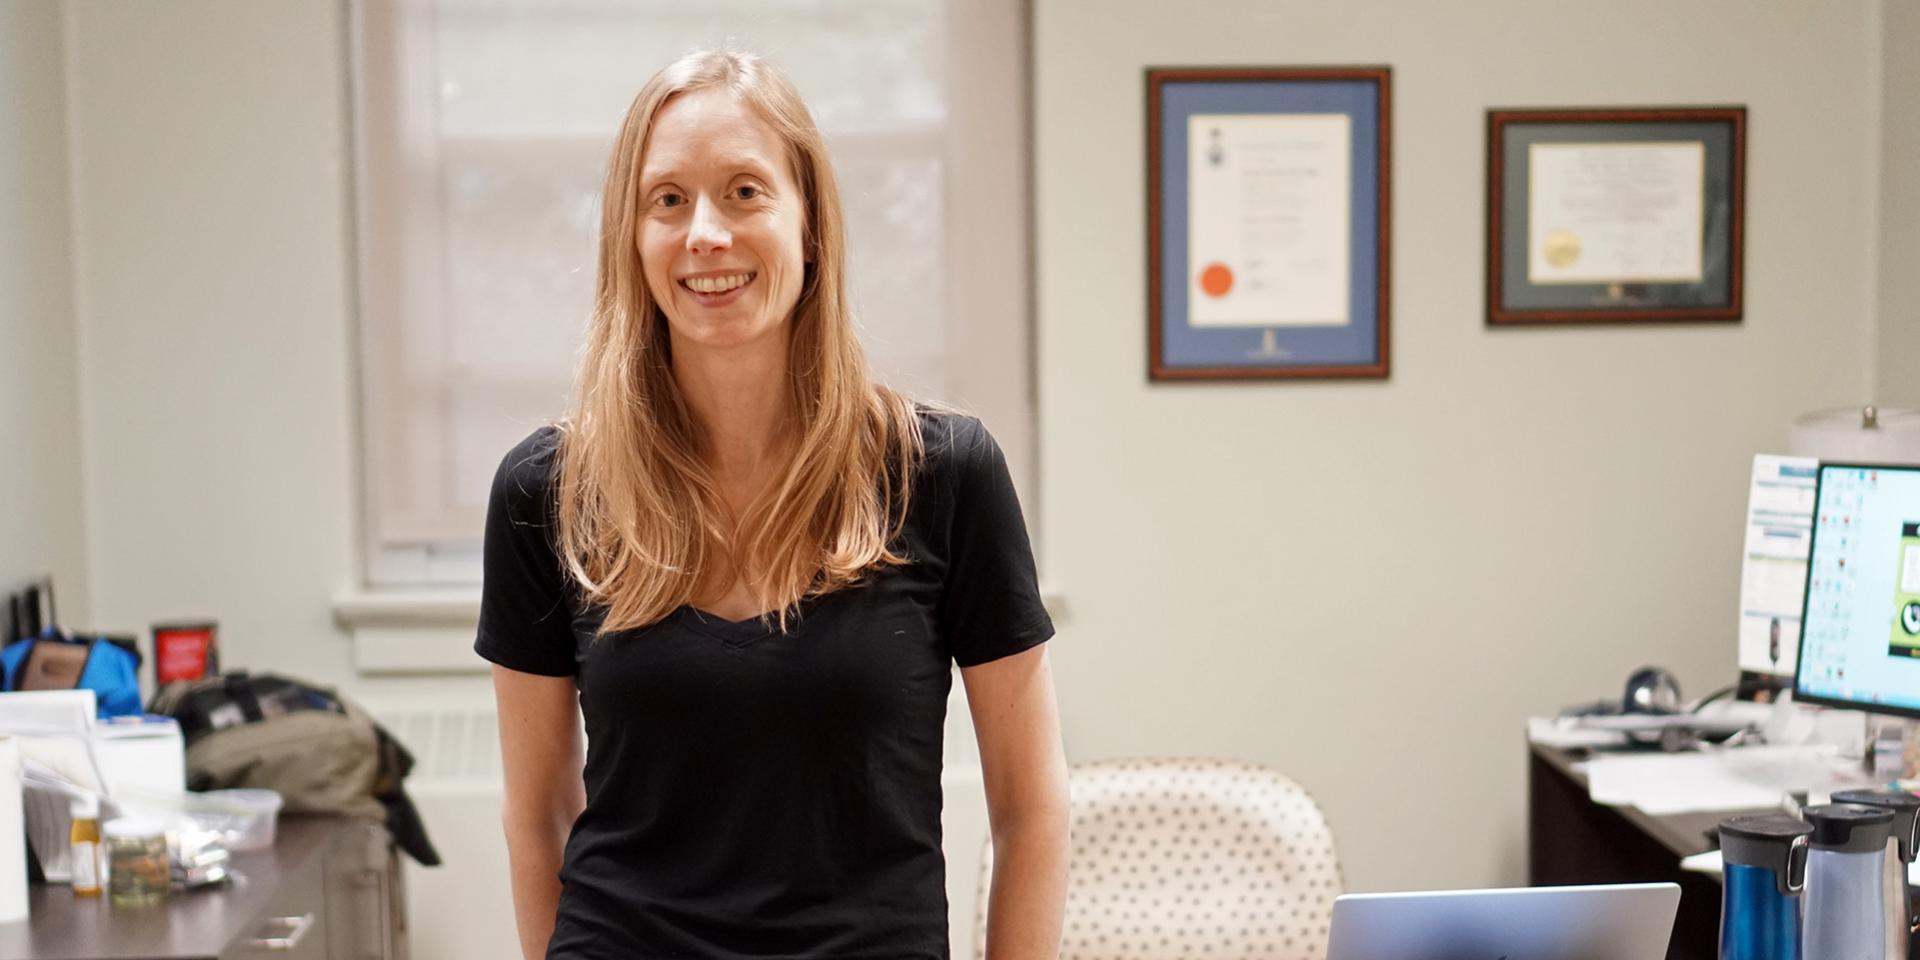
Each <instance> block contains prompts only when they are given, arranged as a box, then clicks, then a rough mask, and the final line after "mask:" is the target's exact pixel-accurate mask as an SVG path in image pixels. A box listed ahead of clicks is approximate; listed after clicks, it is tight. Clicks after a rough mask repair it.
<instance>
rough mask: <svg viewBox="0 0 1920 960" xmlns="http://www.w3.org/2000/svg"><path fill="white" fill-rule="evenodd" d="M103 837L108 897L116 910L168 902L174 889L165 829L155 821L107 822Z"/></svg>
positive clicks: (136, 818)
mask: <svg viewBox="0 0 1920 960" xmlns="http://www.w3.org/2000/svg"><path fill="white" fill-rule="evenodd" d="M101 832H102V833H103V834H105V835H106V847H107V896H108V897H109V898H110V899H112V901H113V905H114V906H116V907H146V906H152V905H153V904H156V903H159V902H161V901H163V900H165V899H166V898H167V893H168V892H169V890H170V889H171V888H172V885H173V875H172V868H171V866H170V865H169V864H168V863H167V828H166V825H165V824H162V823H161V822H160V821H158V820H147V819H143V818H139V817H121V818H120V819H118V820H109V821H107V825H106V826H105V827H104V828H102V830H101Z"/></svg>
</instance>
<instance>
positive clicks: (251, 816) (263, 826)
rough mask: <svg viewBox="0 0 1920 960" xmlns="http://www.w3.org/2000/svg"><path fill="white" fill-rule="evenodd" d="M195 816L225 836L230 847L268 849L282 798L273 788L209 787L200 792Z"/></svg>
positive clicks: (278, 817)
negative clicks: (226, 788) (232, 788)
mask: <svg viewBox="0 0 1920 960" xmlns="http://www.w3.org/2000/svg"><path fill="white" fill-rule="evenodd" d="M198 797H199V802H197V803H195V804H194V811H193V818H194V819H195V820H197V821H199V822H201V823H203V824H206V825H207V826H210V827H212V828H213V829H216V830H219V831H220V832H221V834H222V835H223V836H224V837H225V839H226V842H227V849H228V850H235V851H243V850H267V849H270V848H272V846H273V838H274V833H275V831H276V829H277V828H278V826H279V822H280V804H281V798H280V794H279V792H278V791H274V790H254V789H235V790H208V791H207V792H205V793H202V794H199V795H198Z"/></svg>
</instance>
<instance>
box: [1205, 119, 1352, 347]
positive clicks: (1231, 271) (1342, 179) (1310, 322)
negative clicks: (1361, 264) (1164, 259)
mask: <svg viewBox="0 0 1920 960" xmlns="http://www.w3.org/2000/svg"><path fill="white" fill-rule="evenodd" d="M1352 126H1353V123H1352V118H1350V117H1348V116H1347V115H1346V114H1344V113H1303V114H1256V115H1242V114H1223V113H1198V114H1193V115H1192V116H1189V117H1188V118H1187V265H1188V277H1187V293H1188V298H1187V302H1188V304H1189V305H1190V306H1189V309H1188V318H1189V322H1190V323H1192V324H1193V325H1194V326H1196V327H1303V326H1304V327H1339V326H1345V325H1346V324H1348V323H1349V322H1351V315H1350V307H1349V305H1348V302H1347V301H1348V276H1349V274H1350V272H1351V270H1352V264H1351V263H1350V262H1349V259H1350V255H1351V254H1350V250H1351V248H1350V246H1349V244H1350V240H1351V233H1352V224H1351V222H1350V220H1351V211H1350V209H1349V207H1348V205H1349V203H1351V192H1352V191H1351V185H1352V179H1353V175H1352V169H1351V163H1352V153H1353V144H1352V140H1353V130H1352Z"/></svg>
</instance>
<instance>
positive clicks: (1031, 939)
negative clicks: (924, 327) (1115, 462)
mask: <svg viewBox="0 0 1920 960" xmlns="http://www.w3.org/2000/svg"><path fill="white" fill-rule="evenodd" d="M844 261H845V249H844V241H843V239H842V227H841V210H840V199H839V192H838V188H837V186H836V185H835V181H834V176H833V171H832V169H831V167H830V166H829V163H828V157H827V152H826V149H825V146H824V144H823V142H822V139H821V137H820V133H819V131H818V130H817V129H816V128H815V126H814V124H813V121H812V117H811V115H810V114H809V113H808V111H807V109H806V106H805V105H804V104H803V103H802V102H801V101H800V99H799V96H798V95H797V94H796V93H795V92H794V90H793V88H792V86H791V85H790V84H789V83H788V82H787V81H786V80H785V79H784V78H783V77H782V76H780V75H779V74H778V73H777V72H775V71H774V70H773V69H772V68H771V67H770V66H769V65H767V64H766V63H764V62H763V61H760V60H758V59H756V58H754V57H751V56H746V55H740V54H713V53H705V54H694V55H690V56H688V57H686V58H683V59H681V60H680V61H678V62H676V63H674V64H672V65H670V66H668V67H667V68H666V69H664V70H662V71H661V72H660V73H659V74H657V75H655V76H654V77H653V79H652V80H650V81H648V83H647V84H646V86H645V87H644V88H642V89H641V91H640V94H639V96H638V97H636V98H635V100H634V102H633V106H632V107H631V108H630V109H629V111H628V113H627V117H626V121H625V123H624V124H623V126H622V127H621V130H620V134H619V138H618V141H617V143H616V145H615V147H614V151H613V157H612V161H611V163H610V166H609V169H608V172H607V181H606V191H605V208H604V213H603V224H602V231H601V251H600V267H599V278H598V283H597V296H596V302H595V307H594V315H593V320H592V328H591V331H590V334H589V337H588V343H587V348H586V351H585V354H584V357H583V359H582V364H581V369H580V374H579V380H578V383H577V384H576V386H575V391H574V397H573V400H572V403H571V407H570V410H569V414H568V417H567V419H566V420H565V421H563V422H562V423H561V424H560V425H558V426H556V427H547V428H542V429H541V430H538V431H536V432H535V433H534V434H533V435H532V436H530V437H528V438H527V439H526V440H525V441H523V442H522V443H521V444H520V445H519V446H517V447H516V448H515V449H514V450H513V451H512V452H510V453H509V454H508V455H507V457H506V459H505V460H504V461H503V462H502V463H501V467H500V471H499V473H498V474H497V475H496V477H495V480H494V485H493V492H492V499H491V501H490V505H489V509H488V516H487V532H486V548H485V563H486V572H485V588H484V590H483V595H482V601H481V614H480V629H479V636H478V639H477V641H476V643H475V649H476V650H477V651H478V652H479V653H480V654H481V656H483V657H485V658H487V659H488V660H490V661H492V662H493V663H494V671H493V672H494V685H495V692H496V695H497V697H498V700H499V710H500V730H501V748H502V754H503V758H504V762H505V766H506V778H507V790H506V803H505V814H504V819H505V827H506V832H507V841H508V850H509V854H510V858H511V862H512V872H513V878H512V879H513V896H514V908H515V912H516V914H517V918H518V921H519V931H520V941H521V949H522V951H523V952H524V953H525V955H526V956H527V957H528V958H534V957H539V956H543V955H544V956H547V957H554V958H562V957H564V958H589V957H591V958H602V957H605V958H616V957H617V958H621V960H627V958H640V957H647V958H652V957H729V958H734V957H823V958H824V957H832V958H835V960H849V958H874V960H878V958H883V957H884V958H887V960H899V958H903V957H946V956H947V930H948V927H947V922H948V921H947V913H946V910H947V904H946V896H945V886H944V884H945V873H944V871H945V866H944V862H943V860H942V857H941V849H940V841H941V832H940V809H941V792H940V769H941V747H942V742H943V740H942V725H943V723H944V719H945V712H946V698H947V693H948V690H949V688H950V686H951V672H950V665H951V664H954V663H957V664H958V665H959V666H960V668H961V676H962V679H963V681H964V682H965V684H966V688H967V699H968V703H969V706H970V710H971V712H972V715H973V719H974V727H975V730H976V732H977V735H978V738H979V742H980V755H981V763H982V768H983V772H984V775H985V779H986V792H987V805H988V816H989V819H990V821H991V824H992V833H993V845H994V856H995V870H994V876H993V883H992V889H991V892H990V895H989V916H990V917H991V923H990V926H989V930H988V934H987V940H988V955H989V957H991V958H993V960H1017V958H1038V957H1053V956H1055V954H1056V951H1057V945H1058V942H1059V936H1060V925H1061V912H1062V908H1063V904H1062V901H1063V899H1064V896H1065V890H1066V843H1067V835H1066V767H1065V761H1064V758H1063V756H1062V753H1061V749H1060V736H1059V725H1058V719H1057V717H1056V713H1055V708H1054V702H1053V693H1052V685H1051V681H1050V680H1049V677H1048V671H1047V663H1046V653H1045V650H1046V647H1045V641H1046V640H1047V639H1048V638H1049V637H1051V636H1052V633H1053V627H1052V624H1051V622H1050V621H1049V620H1048V618H1047V615H1046V612H1045V610H1044V609H1043V608H1042V607H1041V606H1040V603H1039V597H1038V590H1037V588H1036V586H1035V582H1034V572H1033V559H1032V554H1031V551H1030V549H1029V546H1028V543H1027V538H1026V533H1025V529H1024V526H1023V524H1022V521H1021V517H1020V509H1019V504H1018V503H1017V501H1016V499H1015V497H1014V492H1013V487H1012V485H1011V483H1010V482H1009V480H1008V476H1007V470H1006V465H1005V462H1004V460H1003V459H1002V457H1001V454H1000V450H999V448H998V447H997V446H996V445H995V444H994V442H993V439H992V438H991V437H990V436H988V435H987V433H986V431H985V430H984V429H982V428H981V426H980V424H979V423H978V421H975V420H973V419H971V418H967V417H963V416H959V415H957V414H948V413H937V412H934V411H930V410H927V409H924V408H921V407H917V406H915V405H914V404H912V403H911V402H909V401H908V400H906V399H905V398H903V397H901V396H900V395H898V394H896V393H894V392H893V391H891V390H888V389H887V388H885V387H884V386H881V385H879V384H877V383H875V382H873V381H872V380H871V379H870V377H869V374H868V371H867V367H866V361H865V358H864V355H863V354H862V352H861V350H860V346H859V344H858V342H857V341H856V340H855V338H854V335H853V325H852V318H851V316H850V313H849V310H848V306H847V301H846V290H845V286H844V280H843V276H842V265H843V263H844ZM583 715H584V727H585V733H586V742H587V743H590V744H591V749H590V750H584V756H583V743H582V738H581V732H582V731H581V727H582V716H583Z"/></svg>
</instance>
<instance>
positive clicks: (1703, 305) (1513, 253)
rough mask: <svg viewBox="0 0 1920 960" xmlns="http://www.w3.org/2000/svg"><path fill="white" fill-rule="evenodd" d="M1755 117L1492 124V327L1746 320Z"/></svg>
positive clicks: (1519, 118)
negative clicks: (1749, 143) (1744, 261)
mask: <svg viewBox="0 0 1920 960" xmlns="http://www.w3.org/2000/svg"><path fill="white" fill-rule="evenodd" d="M1746 132H1747V111H1746V108H1745V107H1675V108H1657V109H1656V108H1645V109H1618V110H1489V111H1488V112H1487V322H1488V323H1489V324H1556V323H1593V322H1639V321H1690V320H1731V321H1738V320H1739V319H1740V288H1741V283H1740V281H1741V273H1740V271H1741V257H1742V251H1743V246H1742V236H1743V226H1742V218H1743V214H1744V211H1745V207H1746V202H1745V199H1746Z"/></svg>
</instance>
